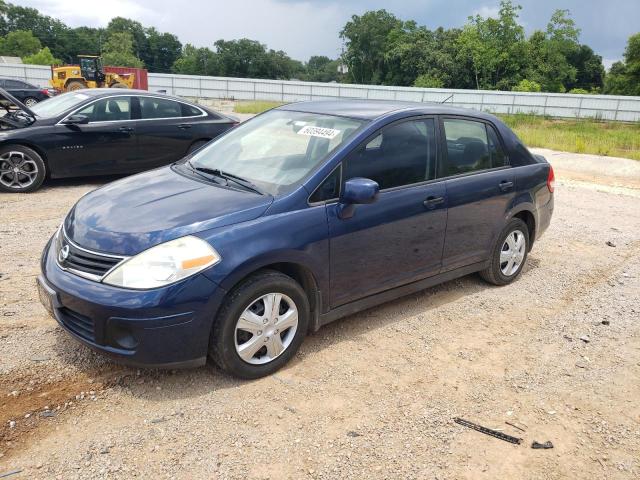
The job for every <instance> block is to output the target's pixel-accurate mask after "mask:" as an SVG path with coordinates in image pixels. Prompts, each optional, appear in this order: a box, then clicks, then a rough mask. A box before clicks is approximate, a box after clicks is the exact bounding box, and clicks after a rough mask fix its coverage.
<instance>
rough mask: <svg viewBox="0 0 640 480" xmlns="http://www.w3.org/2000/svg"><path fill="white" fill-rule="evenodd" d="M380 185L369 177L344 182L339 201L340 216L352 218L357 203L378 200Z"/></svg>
mask: <svg viewBox="0 0 640 480" xmlns="http://www.w3.org/2000/svg"><path fill="white" fill-rule="evenodd" d="M379 192H380V186H379V185H378V184H377V183H376V182H374V181H373V180H370V179H368V178H352V179H350V180H347V181H346V182H345V184H344V189H343V191H342V195H340V202H339V203H338V217H340V218H342V219H346V218H351V217H353V214H354V212H355V209H356V205H360V204H367V203H373V202H375V201H376V200H378V194H379Z"/></svg>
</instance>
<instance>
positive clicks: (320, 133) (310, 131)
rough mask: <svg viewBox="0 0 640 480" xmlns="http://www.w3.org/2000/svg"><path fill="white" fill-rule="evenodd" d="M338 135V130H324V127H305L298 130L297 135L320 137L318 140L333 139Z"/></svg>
mask: <svg viewBox="0 0 640 480" xmlns="http://www.w3.org/2000/svg"><path fill="white" fill-rule="evenodd" d="M339 133H340V130H336V129H334V128H324V127H312V126H310V125H307V126H306V127H302V128H301V129H300V130H298V135H308V136H310V137H320V138H328V139H332V138H335V137H336V136H337V135H338V134H339Z"/></svg>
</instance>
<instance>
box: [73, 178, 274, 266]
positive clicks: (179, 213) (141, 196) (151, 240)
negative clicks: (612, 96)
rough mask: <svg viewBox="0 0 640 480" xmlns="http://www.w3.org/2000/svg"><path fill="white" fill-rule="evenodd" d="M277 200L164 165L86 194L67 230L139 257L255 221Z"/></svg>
mask: <svg viewBox="0 0 640 480" xmlns="http://www.w3.org/2000/svg"><path fill="white" fill-rule="evenodd" d="M272 202H273V197H271V196H269V195H258V194H254V193H252V192H245V191H240V190H234V189H230V188H225V187H222V186H217V185H214V184H210V183H203V182H200V181H197V180H194V179H191V178H188V177H185V176H183V175H181V174H180V173H177V172H175V171H174V170H173V169H172V168H171V167H163V168H160V169H157V170H152V171H149V172H145V173H142V174H139V175H134V176H132V177H127V178H124V179H122V180H118V181H116V182H113V183H110V184H108V185H105V186H104V187H102V188H99V189H97V190H94V191H93V192H91V193H89V194H87V195H85V196H84V197H82V198H81V199H80V200H79V201H78V203H76V205H75V206H74V207H73V209H72V210H71V212H69V215H67V218H66V219H65V222H64V227H65V232H66V234H67V236H68V237H69V238H70V239H71V240H72V241H73V242H75V243H76V244H78V245H80V246H82V247H85V248H88V249H91V250H98V251H102V252H108V253H114V254H119V255H135V254H137V253H139V252H141V251H142V250H146V249H147V248H150V247H152V246H154V245H157V244H159V243H163V242H166V241H168V240H172V239H174V238H178V237H182V236H184V235H189V234H194V233H197V232H202V231H205V230H209V229H211V228H216V227H223V226H227V225H233V224H235V223H239V222H244V221H249V220H253V219H255V218H257V217H259V216H260V215H262V214H263V213H264V212H265V211H266V210H267V208H268V207H269V205H270V204H271V203H272Z"/></svg>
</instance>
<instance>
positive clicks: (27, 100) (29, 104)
mask: <svg viewBox="0 0 640 480" xmlns="http://www.w3.org/2000/svg"><path fill="white" fill-rule="evenodd" d="M22 103H24V104H25V105H26V106H27V107H33V106H34V105H35V104H36V103H38V99H37V98H34V97H27V98H25V99H24V102H22Z"/></svg>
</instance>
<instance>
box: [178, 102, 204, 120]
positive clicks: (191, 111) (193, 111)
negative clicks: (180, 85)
mask: <svg viewBox="0 0 640 480" xmlns="http://www.w3.org/2000/svg"><path fill="white" fill-rule="evenodd" d="M180 106H181V107H182V116H183V117H199V116H200V115H202V111H201V110H200V109H199V108H197V107H194V106H193V105H187V104H186V103H181V104H180Z"/></svg>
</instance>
